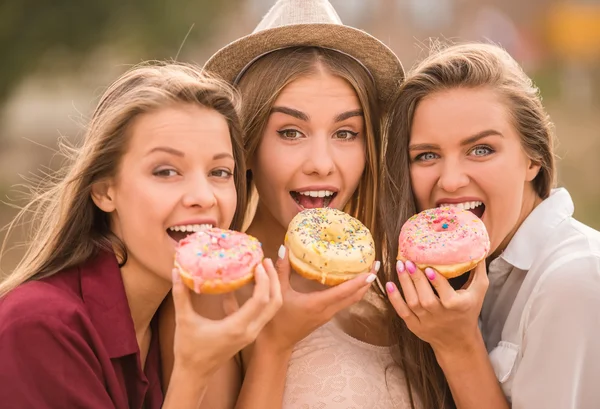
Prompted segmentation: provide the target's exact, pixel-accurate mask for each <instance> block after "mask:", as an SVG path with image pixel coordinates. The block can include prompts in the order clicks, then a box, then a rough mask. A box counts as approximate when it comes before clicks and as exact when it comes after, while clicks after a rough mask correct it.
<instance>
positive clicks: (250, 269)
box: [175, 227, 264, 294]
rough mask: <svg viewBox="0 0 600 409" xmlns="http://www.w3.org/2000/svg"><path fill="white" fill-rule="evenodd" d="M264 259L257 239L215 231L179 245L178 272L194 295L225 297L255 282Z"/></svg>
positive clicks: (183, 241)
mask: <svg viewBox="0 0 600 409" xmlns="http://www.w3.org/2000/svg"><path fill="white" fill-rule="evenodd" d="M263 257H264V254H263V251H262V247H261V244H260V242H259V241H258V240H257V239H256V238H254V237H252V236H249V235H247V234H244V233H239V232H236V231H232V230H224V229H219V228H216V227H213V228H210V229H206V230H203V231H199V232H197V233H194V234H191V235H189V236H187V237H186V238H184V239H183V240H181V241H180V242H179V244H178V245H177V249H176V252H175V268H177V269H178V270H179V274H180V275H181V279H182V280H183V282H184V283H185V285H187V286H188V287H189V288H191V289H192V290H193V291H195V292H197V293H203V294H222V293H226V292H230V291H233V290H236V289H238V288H240V287H242V286H243V285H245V284H247V283H249V282H250V281H252V279H253V278H254V268H255V267H256V266H257V265H258V263H260V262H261V261H262V259H263Z"/></svg>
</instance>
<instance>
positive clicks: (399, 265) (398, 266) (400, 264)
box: [396, 260, 404, 273]
mask: <svg viewBox="0 0 600 409" xmlns="http://www.w3.org/2000/svg"><path fill="white" fill-rule="evenodd" d="M396 271H398V273H403V272H404V263H403V262H402V260H398V261H397V262H396Z"/></svg>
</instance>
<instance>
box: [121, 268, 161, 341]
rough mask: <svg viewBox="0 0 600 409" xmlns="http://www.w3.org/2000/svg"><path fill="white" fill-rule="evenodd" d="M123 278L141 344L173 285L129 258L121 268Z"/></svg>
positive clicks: (136, 332)
mask: <svg viewBox="0 0 600 409" xmlns="http://www.w3.org/2000/svg"><path fill="white" fill-rule="evenodd" d="M121 276H122V277H123V285H124V287H125V294H126V295H127V302H128V304H129V310H130V311H131V317H132V319H133V326H134V328H135V334H136V337H137V339H138V344H140V343H141V340H142V339H143V338H144V336H145V335H146V334H147V333H148V330H149V328H150V322H151V321H152V318H153V317H154V315H155V314H156V311H157V310H158V307H159V306H160V304H161V303H162V302H163V300H164V299H165V297H166V296H167V294H168V293H169V290H170V289H171V283H170V282H169V281H167V280H165V279H163V278H161V277H159V276H157V275H156V274H154V273H152V272H150V271H148V270H146V269H144V268H142V267H141V266H140V265H139V264H138V263H136V261H135V260H134V259H133V258H132V257H129V259H128V261H127V263H126V264H125V265H124V266H123V267H122V268H121Z"/></svg>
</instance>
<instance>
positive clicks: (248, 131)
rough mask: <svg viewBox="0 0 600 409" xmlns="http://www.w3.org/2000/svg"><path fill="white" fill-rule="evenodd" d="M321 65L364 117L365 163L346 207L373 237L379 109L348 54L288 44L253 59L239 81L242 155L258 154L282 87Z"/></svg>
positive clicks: (374, 91) (372, 89)
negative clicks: (348, 90)
mask: <svg viewBox="0 0 600 409" xmlns="http://www.w3.org/2000/svg"><path fill="white" fill-rule="evenodd" d="M320 68H323V69H325V70H326V71H327V72H328V73H330V74H332V75H334V76H337V77H340V78H342V79H344V80H346V81H347V82H348V83H349V84H350V85H351V86H352V88H353V89H354V91H355V92H356V95H357V96H358V99H359V102H360V104H361V108H362V110H363V115H364V121H365V135H366V138H365V141H366V152H365V154H366V167H365V170H364V172H363V175H362V178H361V181H360V183H359V186H358V189H357V191H356V192H355V193H354V195H353V196H352V198H351V199H350V201H349V203H348V204H347V206H346V209H345V211H346V212H348V213H349V214H351V215H353V216H354V217H357V218H358V219H359V220H361V221H362V222H363V223H364V224H365V225H366V226H367V227H368V228H369V229H370V230H371V232H373V233H374V236H376V235H377V229H376V217H377V209H376V202H377V194H378V190H379V186H378V185H379V166H380V159H379V158H380V154H381V146H382V140H381V132H380V120H381V115H380V107H379V105H378V100H377V89H376V88H375V84H374V83H373V80H372V79H371V77H370V76H369V74H368V72H367V71H365V69H364V68H363V67H362V66H361V65H360V64H359V63H358V62H356V61H355V60H354V59H352V58H351V57H348V56H346V55H344V54H341V53H339V52H337V51H334V50H328V49H324V48H319V47H292V48H286V49H282V50H277V51H274V52H272V53H270V54H267V55H265V56H263V57H261V58H260V59H258V60H257V61H256V62H254V63H253V64H252V65H251V66H250V67H249V68H248V70H247V71H246V73H244V75H243V76H242V78H241V80H240V82H239V84H238V89H239V91H240V93H241V95H242V101H243V103H242V111H241V112H242V113H241V117H242V124H243V127H244V138H245V139H244V147H245V152H246V157H247V158H248V159H251V158H253V157H254V155H255V154H256V150H257V149H258V146H259V145H260V142H261V140H262V136H263V133H264V131H265V128H266V126H267V122H268V120H269V115H270V113H271V108H272V107H273V104H274V103H275V100H276V99H277V97H278V96H279V94H280V93H281V91H282V90H283V88H285V87H286V86H287V85H288V84H290V83H291V82H292V81H294V80H296V79H298V78H301V77H305V76H308V75H311V74H314V73H315V72H317V71H318V70H319V69H320ZM247 174H248V178H247V189H248V194H249V195H250V194H251V192H252V173H251V171H248V172H247ZM375 239H377V237H375Z"/></svg>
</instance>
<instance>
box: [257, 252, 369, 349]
mask: <svg viewBox="0 0 600 409" xmlns="http://www.w3.org/2000/svg"><path fill="white" fill-rule="evenodd" d="M288 254H289V252H288V251H287V249H286V247H284V246H281V248H280V249H279V259H278V261H277V271H278V273H279V281H280V283H281V293H282V298H283V305H282V307H281V309H280V310H279V311H278V312H277V314H276V315H275V316H274V317H273V319H272V320H271V321H270V322H269V323H268V324H267V325H266V326H265V327H264V329H263V330H262V332H261V333H260V335H259V336H258V339H257V342H263V343H268V344H269V349H270V350H272V349H273V348H276V349H277V350H279V351H289V350H291V349H292V348H293V346H294V345H295V344H296V343H298V342H299V341H300V340H302V339H303V338H305V337H306V336H307V335H309V334H310V333H311V332H313V331H314V330H315V329H316V328H318V327H320V326H321V325H323V324H325V323H326V322H327V321H329V320H330V319H331V318H332V317H333V316H334V315H336V314H337V313H338V312H339V311H341V310H343V309H344V308H347V307H349V306H351V305H352V304H355V303H357V302H358V301H360V300H361V299H362V298H363V297H364V295H365V294H366V292H367V291H368V289H369V287H370V286H371V283H372V282H373V281H374V280H375V277H376V275H375V274H376V273H377V270H378V269H379V263H378V262H375V263H374V264H373V266H372V269H371V271H370V273H365V274H359V275H355V276H354V278H352V279H350V280H348V281H345V282H344V283H342V284H339V285H337V286H335V287H331V288H328V289H325V290H322V291H316V292H312V293H300V292H297V291H295V290H294V289H293V288H292V287H291V285H290V274H291V267H290V262H289V256H288Z"/></svg>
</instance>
